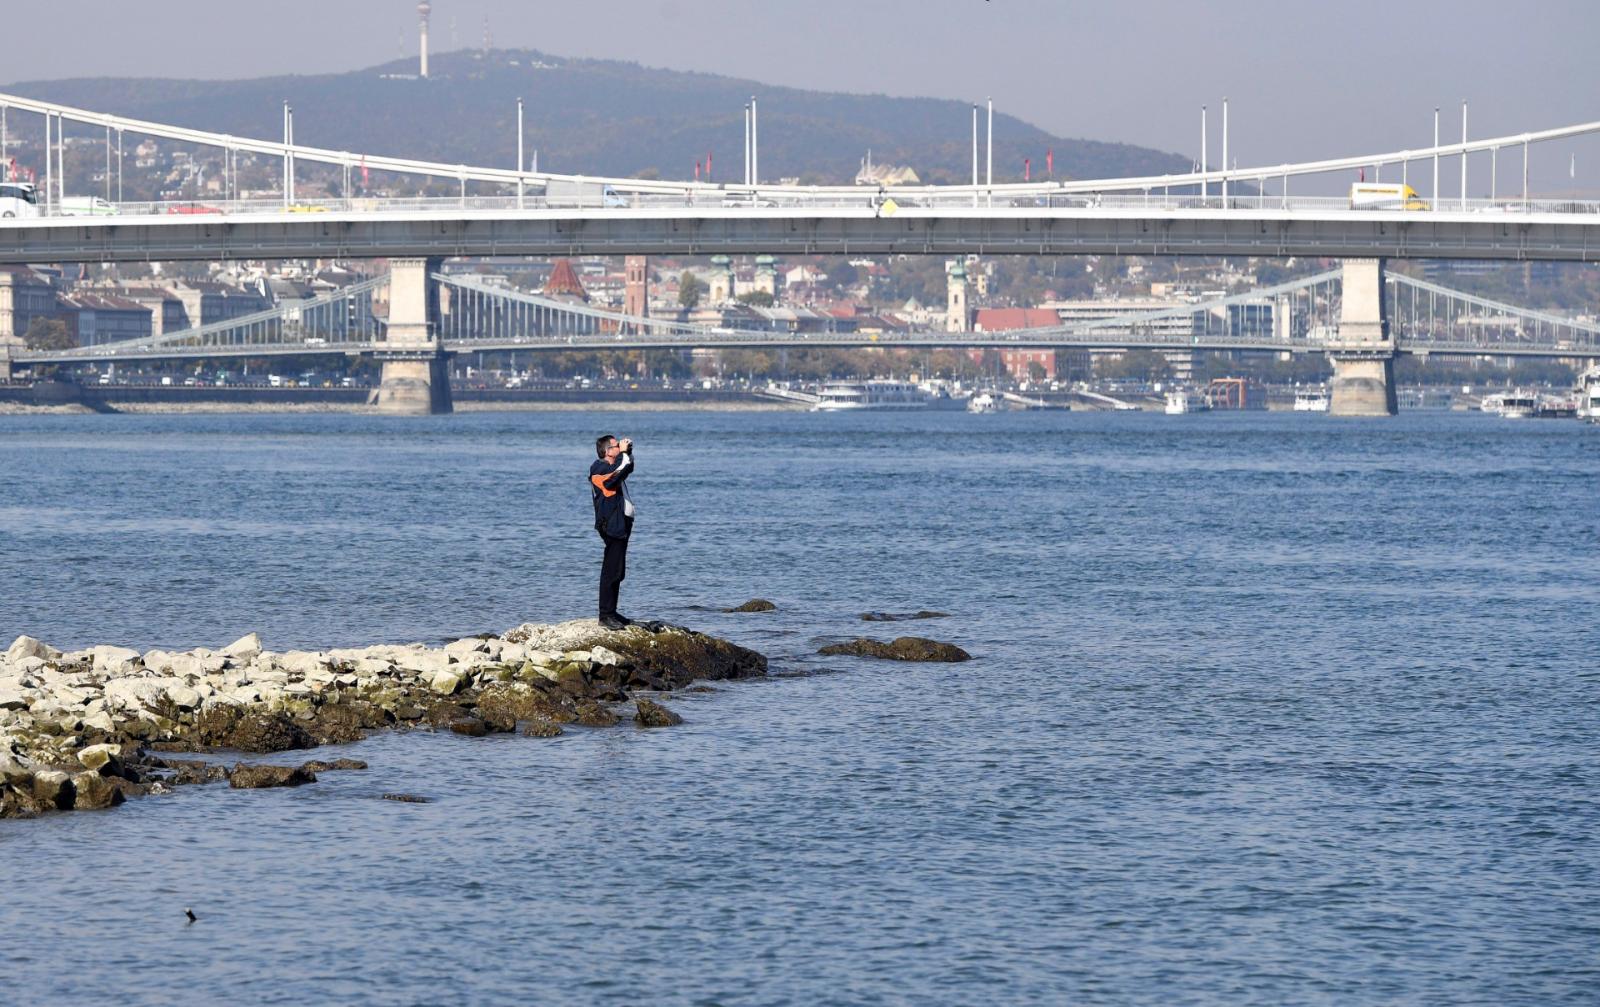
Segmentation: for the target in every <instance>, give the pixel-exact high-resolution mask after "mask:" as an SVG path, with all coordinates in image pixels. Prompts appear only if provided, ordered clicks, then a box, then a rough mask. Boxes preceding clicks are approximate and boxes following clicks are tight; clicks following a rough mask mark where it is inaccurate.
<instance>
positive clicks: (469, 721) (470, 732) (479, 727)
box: [450, 717, 489, 738]
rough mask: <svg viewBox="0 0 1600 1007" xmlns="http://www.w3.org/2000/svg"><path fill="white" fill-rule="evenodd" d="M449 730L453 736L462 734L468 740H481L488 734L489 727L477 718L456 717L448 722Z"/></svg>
mask: <svg viewBox="0 0 1600 1007" xmlns="http://www.w3.org/2000/svg"><path fill="white" fill-rule="evenodd" d="M450 730H451V732H452V733H455V734H464V735H466V736H467V737H469V738H482V737H484V736H486V735H487V734H488V733H489V725H488V724H485V723H484V722H483V721H481V720H479V719H478V718H477V717H457V718H456V719H455V720H452V721H450Z"/></svg>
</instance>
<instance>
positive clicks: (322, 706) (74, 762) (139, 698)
mask: <svg viewBox="0 0 1600 1007" xmlns="http://www.w3.org/2000/svg"><path fill="white" fill-rule="evenodd" d="M766 670H767V662H766V658H764V657H762V656H761V655H760V654H758V653H756V652H755V651H752V650H748V649H746V648H744V647H740V646H737V645H735V644H732V643H729V642H728V641H726V640H721V639H718V638H716V637H711V636H707V635H705V634H703V633H696V632H693V631H691V630H687V629H684V628H682V627H677V626H663V625H651V626H631V627H629V628H627V629H625V630H618V631H611V630H607V629H604V628H603V627H601V626H600V625H599V624H598V623H597V622H595V621H594V620H592V619H584V620H576V621H573V622H566V623H560V624H558V625H539V624H525V625H522V626H518V627H516V628H515V629H512V630H510V631H508V632H506V633H504V634H501V635H499V636H493V635H484V636H477V637H470V638H467V639H462V640H456V641H454V642H452V643H449V644H447V645H446V646H444V647H427V646H425V645H423V644H420V643H414V644H404V645H387V644H386V645H379V646H373V647H363V648H352V649H340V650H328V651H316V652H311V651H287V652H283V653H277V652H273V651H268V650H265V649H264V648H263V644H262V641H261V639H260V638H259V637H258V636H257V635H256V634H253V633H252V634H248V635H246V636H244V637H241V638H240V639H238V640H236V641H234V642H233V643H231V644H229V645H228V646H227V647H224V648H222V649H220V650H210V649H206V648H197V649H195V650H191V651H184V652H168V651H161V650H151V651H146V652H144V653H142V654H141V653H140V652H139V651H136V650H132V649H130V648H126V647H113V646H100V647H92V648H88V649H85V650H80V651H74V652H68V653H63V652H62V651H60V650H58V649H56V648H54V647H51V646H49V645H48V644H45V643H43V642H41V641H39V640H36V639H34V638H32V637H26V636H24V637H18V638H17V640H16V641H15V642H13V643H12V644H11V646H10V647H9V648H7V649H6V650H5V651H4V652H3V653H0V817H26V816H30V815H36V814H40V813H44V812H48V811H59V810H66V809H68V808H99V807H110V806H112V805H114V804H117V803H120V802H121V801H122V800H123V799H124V798H126V797H129V796H136V795H141V794H145V793H164V792H169V791H170V789H171V788H172V787H173V786H179V785H192V784H203V783H210V782H215V781H217V780H220V779H223V778H227V779H229V780H230V783H231V785H232V786H235V787H238V788H240V789H246V788H253V787H260V786H295V785H299V784H302V783H310V782H313V781H314V780H315V777H316V773H317V772H319V771H327V770H329V769H354V768H364V764H363V763H359V762H356V761H355V760H336V761H326V762H307V763H305V764H304V765H303V766H296V767H283V766H256V765H248V764H241V765H240V766H237V767H235V769H234V770H233V771H232V772H231V773H230V772H229V771H227V770H225V769H224V768H223V767H222V766H220V765H217V764H215V763H211V762H206V761H201V760H195V759H184V758H174V757H173V755H175V754H181V753H185V752H200V751H206V750H209V749H227V750H233V751H242V752H250V753H263V754H265V753H273V752H285V751H292V750H298V749H308V748H312V747H314V746H316V745H322V744H330V743H344V742H351V741H355V740H357V739H359V738H360V737H362V736H363V735H364V734H365V733H366V732H367V731H371V730H375V729H382V728H395V729H413V728H417V727H421V728H425V729H432V730H438V731H452V732H455V733H458V734H464V735H468V736H472V737H478V736H482V735H485V734H492V733H505V732H513V731H516V730H517V729H518V728H519V727H521V728H522V731H523V733H524V734H525V735H527V736H530V737H541V738H544V737H557V736H559V735H560V734H561V730H562V729H561V725H562V724H571V723H579V724H582V725H584V726H589V727H608V726H611V725H613V724H616V723H617V722H618V721H619V719H620V718H619V717H618V715H617V713H616V712H615V711H614V710H612V709H611V708H610V707H609V706H608V705H607V704H608V703H611V702H614V701H619V700H623V699H626V698H627V697H628V696H629V694H630V693H631V692H632V691H633V690H636V689H648V690H660V691H666V690H671V689H676V688H680V687H682V686H684V685H687V684H689V683H691V682H694V681H695V680H697V679H712V680H724V679H740V678H750V677H754V676H759V675H764V674H766ZM241 773H242V774H243V775H242V776H241V775H240V774H241ZM274 781H281V782H274Z"/></svg>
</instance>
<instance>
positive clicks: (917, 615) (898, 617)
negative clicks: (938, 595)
mask: <svg viewBox="0 0 1600 1007" xmlns="http://www.w3.org/2000/svg"><path fill="white" fill-rule="evenodd" d="M949 617H950V613H949V612H933V611H930V610H928V609H922V610H921V611H919V612H911V613H900V612H862V613H861V621H863V622H909V621H911V620H913V619H948V618H949Z"/></svg>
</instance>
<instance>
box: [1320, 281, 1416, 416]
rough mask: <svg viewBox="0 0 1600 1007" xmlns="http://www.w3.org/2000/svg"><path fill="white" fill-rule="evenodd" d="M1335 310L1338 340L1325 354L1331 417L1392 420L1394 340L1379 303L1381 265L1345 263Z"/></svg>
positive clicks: (1394, 410) (1382, 306)
mask: <svg viewBox="0 0 1600 1007" xmlns="http://www.w3.org/2000/svg"><path fill="white" fill-rule="evenodd" d="M1342 287H1343V293H1342V296H1341V300H1340V309H1339V341H1338V342H1337V343H1335V344H1333V345H1332V346H1330V347H1329V349H1328V357H1329V358H1330V359H1331V360H1332V361H1333V386H1332V395H1331V396H1330V401H1329V403H1328V412H1329V413H1331V414H1332V415H1334V416H1393V415H1394V414H1395V413H1397V412H1399V406H1398V403H1397V402H1396V400H1395V392H1394V357H1395V342H1394V335H1393V333H1392V332H1391V331H1390V330H1389V318H1388V311H1387V309H1386V307H1385V305H1384V299H1383V260H1382V259H1346V260H1345V262H1344V280H1343V281H1342Z"/></svg>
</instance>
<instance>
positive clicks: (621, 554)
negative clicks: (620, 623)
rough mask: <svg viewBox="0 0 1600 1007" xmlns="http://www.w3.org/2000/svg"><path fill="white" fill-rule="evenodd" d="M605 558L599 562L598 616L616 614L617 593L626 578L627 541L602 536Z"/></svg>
mask: <svg viewBox="0 0 1600 1007" xmlns="http://www.w3.org/2000/svg"><path fill="white" fill-rule="evenodd" d="M600 538H601V539H602V540H603V541H604V542H605V544H606V557H605V559H603V560H601V561H600V614H601V615H616V614H617V593H618V592H619V591H621V590H622V582H623V581H624V580H625V579H627V576H628V540H627V539H625V538H613V537H611V536H610V535H605V534H602V535H601V536H600Z"/></svg>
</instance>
